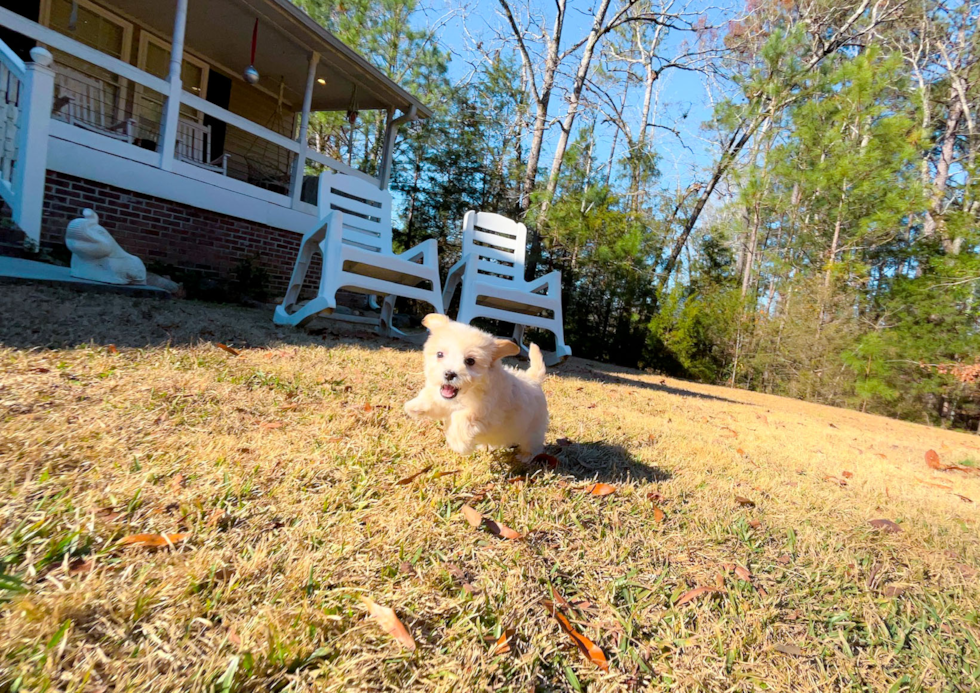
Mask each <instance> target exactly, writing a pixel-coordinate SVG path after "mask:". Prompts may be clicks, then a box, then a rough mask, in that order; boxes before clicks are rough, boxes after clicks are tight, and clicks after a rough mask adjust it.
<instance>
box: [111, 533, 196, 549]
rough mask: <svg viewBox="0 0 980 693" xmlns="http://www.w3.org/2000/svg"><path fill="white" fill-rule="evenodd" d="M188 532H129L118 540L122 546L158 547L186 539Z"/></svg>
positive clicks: (188, 535)
mask: <svg viewBox="0 0 980 693" xmlns="http://www.w3.org/2000/svg"><path fill="white" fill-rule="evenodd" d="M190 536H191V535H190V534H130V535H129V536H127V537H123V538H122V539H120V540H119V543H120V544H123V545H124V546H145V547H147V548H153V549H158V548H161V547H164V546H174V545H176V544H179V543H180V542H182V541H186V540H187V538H188V537H190Z"/></svg>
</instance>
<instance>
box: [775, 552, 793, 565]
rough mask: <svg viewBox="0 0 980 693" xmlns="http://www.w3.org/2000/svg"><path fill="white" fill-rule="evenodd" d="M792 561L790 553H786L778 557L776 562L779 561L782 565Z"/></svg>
mask: <svg viewBox="0 0 980 693" xmlns="http://www.w3.org/2000/svg"><path fill="white" fill-rule="evenodd" d="M792 562H793V559H792V557H790V555H789V554H788V553H784V554H783V555H782V556H780V557H779V558H777V559H776V563H779V564H780V565H789V564H790V563H792Z"/></svg>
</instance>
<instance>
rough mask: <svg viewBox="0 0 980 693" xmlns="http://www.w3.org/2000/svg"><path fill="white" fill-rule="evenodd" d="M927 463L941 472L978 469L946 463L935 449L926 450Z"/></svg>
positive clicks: (972, 471) (973, 470)
mask: <svg viewBox="0 0 980 693" xmlns="http://www.w3.org/2000/svg"><path fill="white" fill-rule="evenodd" d="M926 464H927V465H929V468H930V469H935V470H936V471H939V472H967V473H974V472H976V471H977V470H976V469H973V468H972V467H961V466H960V465H958V464H946V463H945V462H943V461H942V460H940V459H939V454H938V453H937V452H936V451H935V450H927V451H926Z"/></svg>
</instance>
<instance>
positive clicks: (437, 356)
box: [436, 351, 445, 359]
mask: <svg viewBox="0 0 980 693" xmlns="http://www.w3.org/2000/svg"><path fill="white" fill-rule="evenodd" d="M443 356H445V354H443V353H442V352H441V351H440V352H439V353H437V354H436V358H437V359H441V358H442V357H443Z"/></svg>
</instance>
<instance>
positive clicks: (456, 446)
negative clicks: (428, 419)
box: [446, 435, 473, 455]
mask: <svg viewBox="0 0 980 693" xmlns="http://www.w3.org/2000/svg"><path fill="white" fill-rule="evenodd" d="M446 444H447V445H448V446H449V449H450V450H452V451H453V452H455V453H457V454H460V455H469V454H470V453H471V452H473V445H472V443H470V441H468V440H464V439H462V438H459V437H458V436H452V435H447V436H446Z"/></svg>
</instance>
